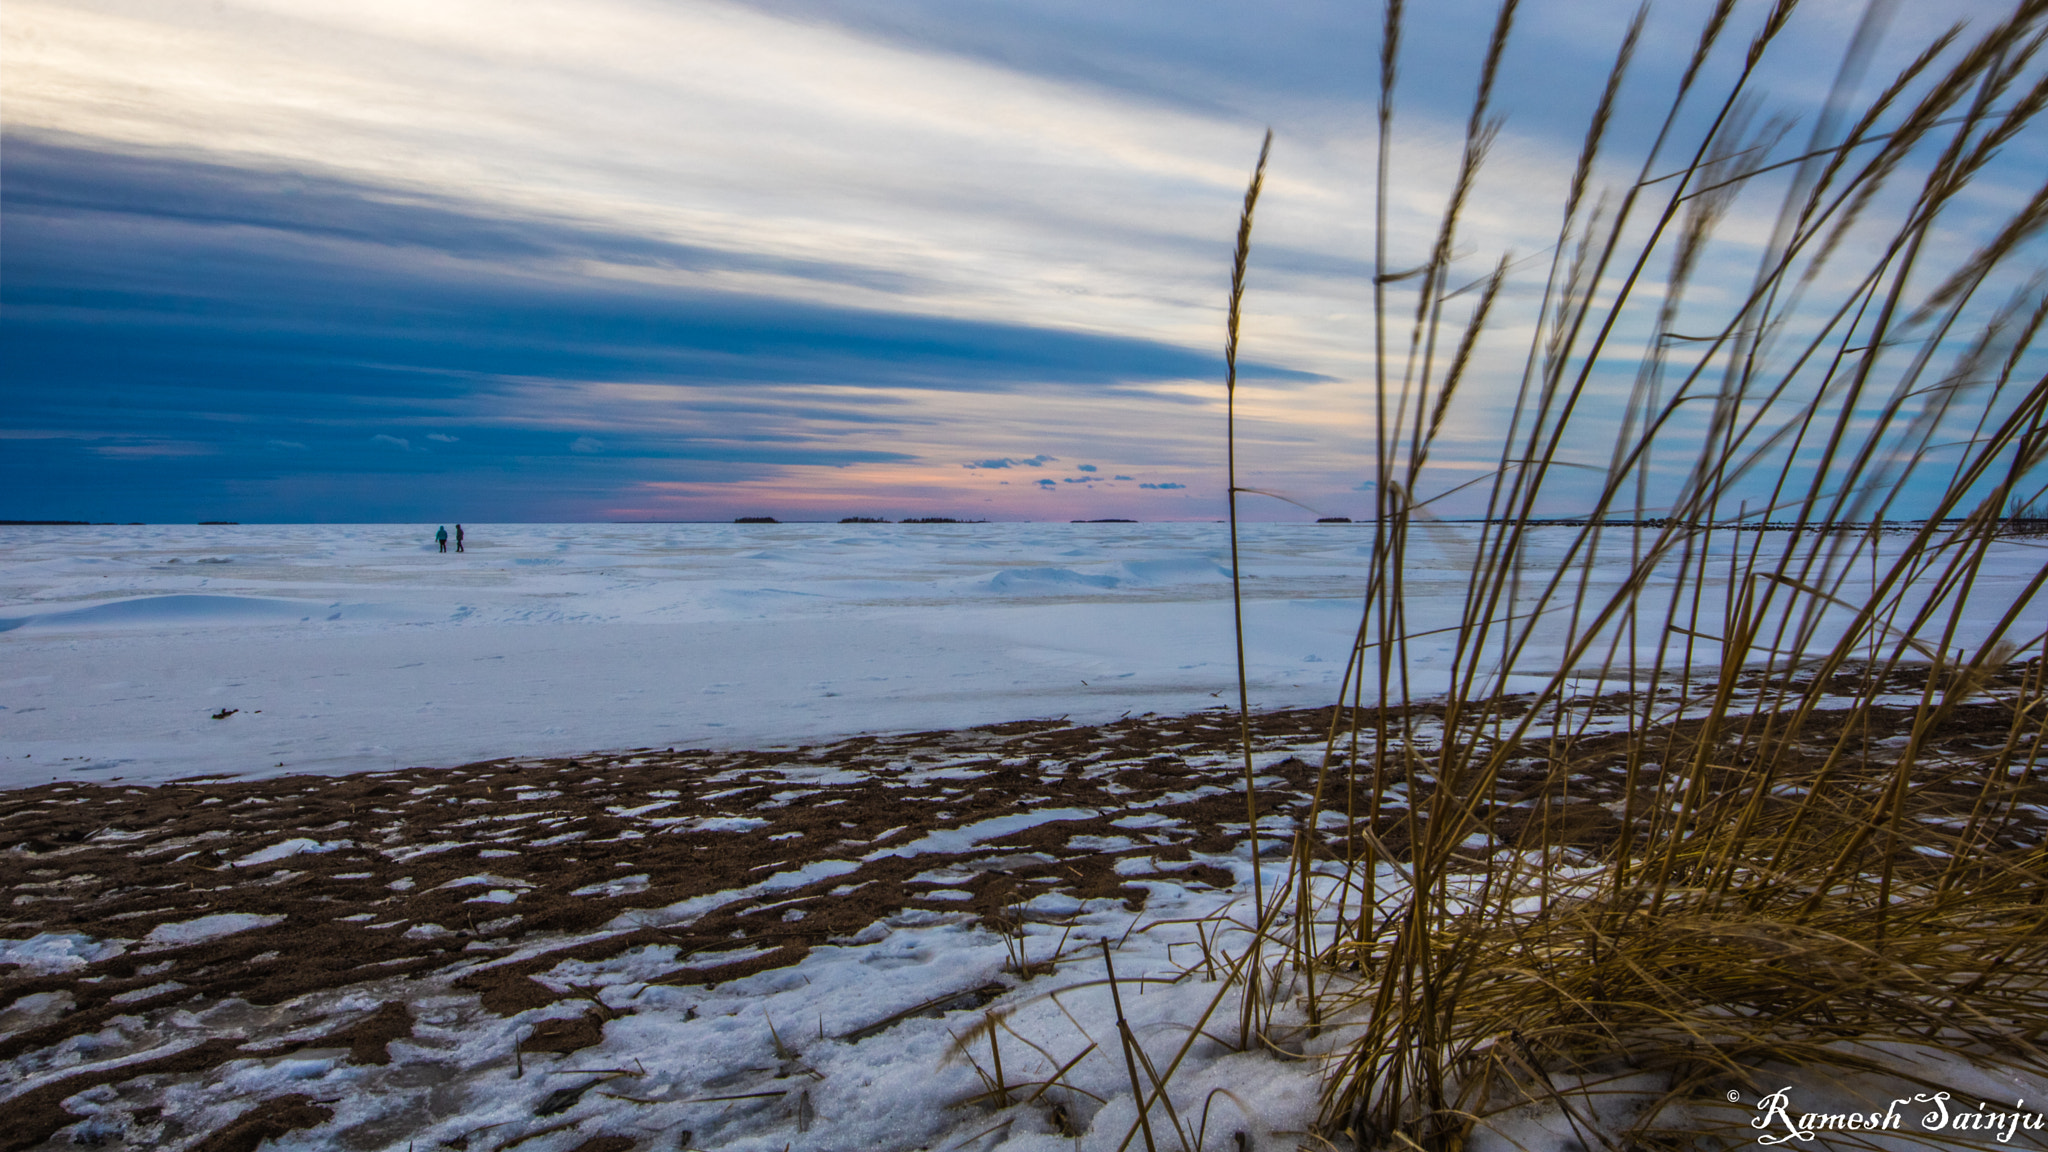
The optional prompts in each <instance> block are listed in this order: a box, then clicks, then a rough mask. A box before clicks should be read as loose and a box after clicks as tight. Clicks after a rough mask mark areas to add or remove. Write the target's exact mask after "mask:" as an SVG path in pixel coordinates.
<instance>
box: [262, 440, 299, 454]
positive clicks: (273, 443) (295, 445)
mask: <svg viewBox="0 0 2048 1152" xmlns="http://www.w3.org/2000/svg"><path fill="white" fill-rule="evenodd" d="M265 444H266V445H268V446H269V447H272V448H289V449H291V450H292V451H295V452H304V451H305V450H306V446H305V445H304V444H301V443H299V442H298V441H297V440H268V441H265Z"/></svg>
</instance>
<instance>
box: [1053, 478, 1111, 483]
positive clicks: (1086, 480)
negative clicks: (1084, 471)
mask: <svg viewBox="0 0 2048 1152" xmlns="http://www.w3.org/2000/svg"><path fill="white" fill-rule="evenodd" d="M1100 479H1102V477H1100V476H1062V477H1060V483H1062V484H1092V483H1094V482H1095V481H1097V480H1100Z"/></svg>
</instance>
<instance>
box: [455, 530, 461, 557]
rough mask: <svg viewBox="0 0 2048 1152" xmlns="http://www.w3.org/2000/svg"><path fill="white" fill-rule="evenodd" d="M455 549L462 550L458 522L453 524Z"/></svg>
mask: <svg viewBox="0 0 2048 1152" xmlns="http://www.w3.org/2000/svg"><path fill="white" fill-rule="evenodd" d="M455 550H456V551H457V552H460V551H462V525H460V524H457V525H456V526H455Z"/></svg>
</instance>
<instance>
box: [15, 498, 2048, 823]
mask: <svg viewBox="0 0 2048 1152" xmlns="http://www.w3.org/2000/svg"><path fill="white" fill-rule="evenodd" d="M451 528H452V525H451ZM433 529H434V526H433V525H425V526H403V525H269V526H242V527H237V526H198V527H194V526H175V527H174V526H147V527H143V526H136V527H118V526H107V527H0V786H21V785H25V784H34V783H42V782H45V781H48V780H50V779H52V778H53V777H60V776H61V777H70V778H89V779H97V780H107V779H111V778H114V777H121V778H123V779H126V780H128V781H131V782H132V781H138V780H163V779H171V778H176V777H181V776H190V775H197V774H202V773H233V774H237V775H259V774H267V773H280V772H309V771H310V772H346V771H356V770H363V769H374V768H391V767H394V766H399V767H403V766H412V765H433V764H457V763H462V762H466V761H472V760H479V759H486V758H490V757H496V756H507V755H522V756H532V755H551V754H568V753H574V752H581V751H588V750H595V749H605V748H627V747H647V746H654V747H670V746H672V747H734V746H741V745H766V744H789V743H795V742H799V741H809V740H816V739H822V738H826V737H832V736H841V735H848V734H853V733H857V732H863V731H905V730H916V729H924V728H955V727H962V726H967V725H974V724H983V723H990V722H997V721H1004V720H1017V719H1026V718H1033V717H1046V716H1062V715H1065V716H1070V717H1072V718H1074V719H1076V720H1103V719H1112V718H1115V717H1116V716H1118V715H1120V714H1122V713H1125V712H1147V711H1154V712H1187V711H1194V710H1197V709H1200V708H1203V707H1209V706H1215V705H1220V704H1231V703H1234V697H1235V687H1234V686H1235V671H1234V655H1233V648H1232V641H1231V634H1230V601H1229V589H1230V584H1229V576H1228V565H1229V550H1228V536H1227V534H1226V529H1225V527H1224V526H1223V525H1221V524H972V525H969V524H961V525H906V524H893V525H837V524H832V525H821V524H784V525H718V524H680V525H667V524H569V525H510V526H492V525H478V526H473V527H471V529H470V538H469V551H467V552H465V553H462V554H456V553H453V552H450V553H449V554H447V555H442V554H440V553H439V552H437V551H436V550H435V546H434V543H433V541H432V539H431V536H432V533H433ZM1553 531H1554V539H1555V541H1556V542H1557V543H1558V544H1560V545H1561V544H1562V543H1563V542H1564V541H1565V540H1567V539H1568V538H1569V533H1568V532H1567V531H1565V530H1553ZM1475 532H1476V528H1473V527H1471V526H1451V525H1429V526H1425V527H1424V528H1422V529H1419V530H1418V535H1417V544H1416V547H1415V548H1414V550H1413V551H1412V553H1411V558H1410V563H1409V564H1408V565H1407V568H1406V572H1407V578H1408V580H1409V582H1410V593H1411V597H1410V604H1411V608H1410V613H1411V616H1410V627H1411V630H1412V631H1418V632H1419V631H1425V630H1427V629H1430V628H1437V627H1447V626H1449V625H1450V624H1451V623H1453V622H1454V621H1455V615H1454V613H1455V611H1456V608H1457V605H1458V604H1459V602H1460V601H1461V600H1462V593H1463V584H1464V580H1465V576H1466V572H1467V569H1468V567H1469V563H1470V561H1469V546H1470V540H1471V538H1472V535H1473V534H1474V533H1475ZM1370 533H1371V527H1370V526H1369V525H1362V524H1358V525H1343V524H1339V525H1274V524H1256V525H1249V526H1247V527H1246V528H1245V529H1244V543H1245V549H1244V568H1245V573H1246V577H1247V580H1246V590H1247V593H1248V595H1249V596H1250V597H1251V602H1250V604H1249V606H1248V608H1247V628H1248V637H1249V647H1250V676H1251V682H1252V696H1253V705H1254V706H1255V707H1259V708H1273V707H1282V706H1299V705H1320V704H1327V703H1329V702H1331V700H1332V699H1333V698H1334V695H1335V693H1336V690H1337V684H1338V681H1339V679H1340V678H1341V676H1342V671H1343V667H1344V660H1345V655H1346V652H1347V651H1348V647H1349V642H1350V638H1351V635H1352V632H1353V629H1354V628H1355V626H1356V622H1357V614H1358V598H1359V596H1360V595H1361V593H1362V591H1363V583H1362V582H1363V574H1364V570H1365V566H1366V562H1367V557H1368V555H1369V551H1370ZM2043 556H2044V552H2043V551H2042V549H2041V548H2039V547H2038V546H2030V545H2027V544H2024V543H2018V542H2014V543H2010V544H2007V543H2001V544H2000V545H1999V548H1998V550H1997V553H1996V554H1995V555H1994V556H1993V558H1992V562H1991V563H1990V564H1989V565H1988V566H1987V570H1986V577H1985V579H1984V580H1981V581H1980V582H1979V587H1978V590H1977V593H1976V594H1977V595H1978V596H1980V597H1984V598H1985V599H1986V600H1987V602H1989V601H1990V600H1991V599H1995V598H1996V597H1997V595H1998V594H1999V590H2000V589H2001V588H2010V587H2017V585H2018V582H2020V581H2023V580H2024V579H2025V578H2026V577H2027V576H2028V575H2031V573H2033V572H2034V571H2037V570H2038V568H2039V566H2040V564H2041V563H2042V557H2043ZM2039 615H2040V613H2039V612H2038V611H2033V612H2031V613H2030V614H2029V619H2030V620H2032V618H2033V617H2037V616H2039ZM1438 617H1441V619H1439V618H1438ZM2039 628H2040V624H2039V623H2038V622H2035V623H2033V624H2032V625H2031V629H2022V630H2021V631H2020V634H2021V635H2022V636H2024V635H2030V634H2032V632H2037V631H2038V630H2039ZM1449 642H1450V637H1449V636H1448V635H1443V636H1442V638H1441V639H1440V640H1438V639H1436V638H1433V637H1432V638H1426V639H1425V641H1424V642H1421V643H1419V644H1418V645H1417V646H1416V648H1415V649H1414V659H1415V664H1416V668H1415V674H1416V675H1417V676H1418V677H1419V678H1420V679H1419V680H1418V682H1417V684H1416V687H1417V688H1418V689H1419V690H1430V687H1429V685H1430V681H1429V676H1430V675H1431V673H1432V671H1433V669H1432V665H1433V664H1435V663H1436V662H1437V660H1438V658H1439V656H1440V655H1441V654H1442V653H1443V652H1446V651H1448V646H1449ZM1555 655H1556V654H1555V652H1554V651H1551V652H1545V651H1543V650H1541V649H1540V648H1539V649H1534V650H1532V651H1531V652H1529V653H1528V654H1527V655H1526V657H1525V660H1524V661H1522V662H1518V667H1517V669H1516V671H1517V672H1524V671H1527V672H1529V673H1531V674H1538V675H1540V674H1542V673H1543V672H1544V671H1545V668H1544V666H1543V661H1544V660H1545V659H1554V658H1555ZM230 709H232V710H233V711H232V714H230V715H227V716H226V717H225V718H222V719H215V718H214V717H215V714H216V713H219V712H222V711H226V710H230Z"/></svg>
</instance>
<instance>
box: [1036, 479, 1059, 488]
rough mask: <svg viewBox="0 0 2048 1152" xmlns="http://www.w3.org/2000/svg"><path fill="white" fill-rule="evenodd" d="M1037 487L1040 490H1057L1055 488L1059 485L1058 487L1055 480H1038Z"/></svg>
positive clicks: (1057, 482)
mask: <svg viewBox="0 0 2048 1152" xmlns="http://www.w3.org/2000/svg"><path fill="white" fill-rule="evenodd" d="M1038 486H1039V487H1040V488H1057V487H1059V486H1060V485H1059V481H1057V480H1050V479H1047V480H1040V481H1038Z"/></svg>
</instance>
